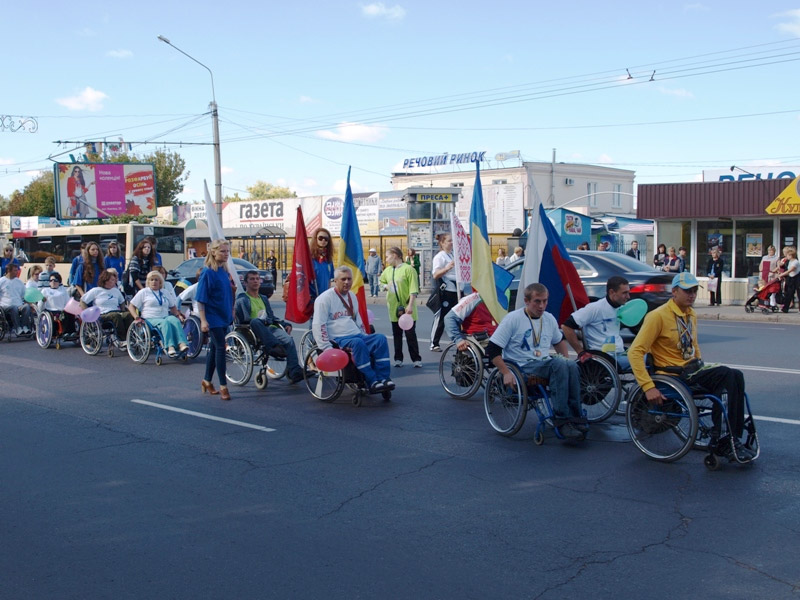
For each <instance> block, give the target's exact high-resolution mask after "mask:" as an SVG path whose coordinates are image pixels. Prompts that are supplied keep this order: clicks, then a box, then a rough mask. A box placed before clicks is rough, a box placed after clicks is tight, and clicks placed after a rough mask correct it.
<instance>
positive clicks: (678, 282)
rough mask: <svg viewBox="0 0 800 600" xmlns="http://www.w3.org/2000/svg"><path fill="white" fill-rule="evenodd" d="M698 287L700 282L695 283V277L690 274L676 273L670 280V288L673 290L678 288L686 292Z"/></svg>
mask: <svg viewBox="0 0 800 600" xmlns="http://www.w3.org/2000/svg"><path fill="white" fill-rule="evenodd" d="M699 286H700V282H699V281H697V277H695V276H694V275H692V274H691V273H678V274H677V275H675V277H673V278H672V287H674V288H675V287H679V288H681V289H682V290H688V289H690V288H693V287H699Z"/></svg>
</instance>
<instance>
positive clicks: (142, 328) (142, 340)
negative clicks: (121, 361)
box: [127, 321, 152, 364]
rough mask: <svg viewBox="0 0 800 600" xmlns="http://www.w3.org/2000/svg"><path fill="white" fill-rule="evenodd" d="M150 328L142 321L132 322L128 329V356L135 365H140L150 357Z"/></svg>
mask: <svg viewBox="0 0 800 600" xmlns="http://www.w3.org/2000/svg"><path fill="white" fill-rule="evenodd" d="M151 339H152V336H151V335H150V328H149V327H148V326H147V323H145V322H144V321H138V322H137V321H134V322H133V323H131V326H130V327H128V335H127V342H128V356H130V357H131V360H132V361H133V362H135V363H137V364H142V363H143V362H145V361H146V360H147V359H148V358H149V357H150V347H151Z"/></svg>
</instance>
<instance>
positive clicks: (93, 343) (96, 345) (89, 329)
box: [80, 321, 147, 360]
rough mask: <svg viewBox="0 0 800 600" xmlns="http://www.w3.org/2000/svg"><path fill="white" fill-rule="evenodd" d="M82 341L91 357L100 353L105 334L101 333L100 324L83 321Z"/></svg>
mask: <svg viewBox="0 0 800 600" xmlns="http://www.w3.org/2000/svg"><path fill="white" fill-rule="evenodd" d="M80 339H81V348H83V351H84V352H86V354H88V355H89V356H94V355H95V354H97V353H98V352H100V349H101V348H102V347H103V333H102V332H101V331H100V324H99V323H98V322H97V321H95V322H94V323H88V322H87V321H83V322H82V323H81V328H80ZM145 360H147V358H145Z"/></svg>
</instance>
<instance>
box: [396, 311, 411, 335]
mask: <svg viewBox="0 0 800 600" xmlns="http://www.w3.org/2000/svg"><path fill="white" fill-rule="evenodd" d="M397 325H398V326H399V327H400V329H402V330H403V331H408V330H409V329H411V328H412V327H413V326H414V317H412V316H411V315H409V314H405V315H401V316H400V318H399V319H397Z"/></svg>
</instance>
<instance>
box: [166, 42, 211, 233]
mask: <svg viewBox="0 0 800 600" xmlns="http://www.w3.org/2000/svg"><path fill="white" fill-rule="evenodd" d="M158 39H159V40H161V41H162V42H164V43H165V44H167V45H169V46H172V47H173V48H175V50H177V51H178V52H180V53H181V54H183V55H184V56H186V57H187V58H190V59H191V60H193V61H194V62H196V63H197V64H198V65H200V66H201V67H203V68H204V69H205V70H206V71H208V74H209V75H211V104H209V108H210V109H211V129H212V131H213V134H214V207H215V208H216V209H217V216H218V217H219V222H220V224H222V166H221V162H220V154H219V113H218V111H217V95H216V93H215V91H214V73H212V72H211V69H209V68H208V67H207V66H206V65H204V64H203V63H201V62H200V61H199V60H197V59H196V58H195V57H194V56H192V55H190V54H187V53H186V52H184V51H183V50H181V49H180V48H178V47H177V46H176V45H175V44H173V43H172V42H170V41H169V40H168V39H167V38H165V37H164V36H163V35H160V36H158Z"/></svg>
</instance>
